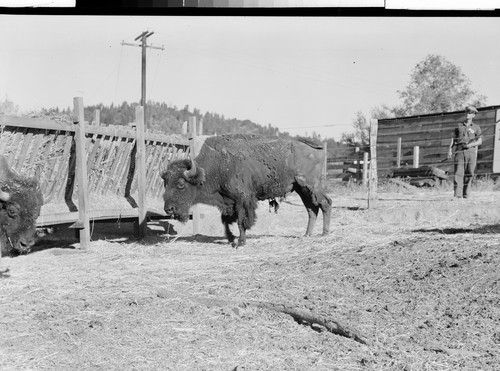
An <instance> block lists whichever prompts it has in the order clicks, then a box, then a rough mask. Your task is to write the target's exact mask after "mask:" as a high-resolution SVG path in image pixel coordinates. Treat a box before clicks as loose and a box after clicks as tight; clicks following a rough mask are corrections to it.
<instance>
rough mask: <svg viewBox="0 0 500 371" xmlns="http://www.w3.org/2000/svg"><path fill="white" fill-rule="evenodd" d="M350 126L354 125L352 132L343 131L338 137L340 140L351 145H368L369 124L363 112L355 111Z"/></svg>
mask: <svg viewBox="0 0 500 371" xmlns="http://www.w3.org/2000/svg"><path fill="white" fill-rule="evenodd" d="M352 126H353V127H354V132H351V133H343V134H342V138H341V139H340V140H341V142H343V143H345V144H347V145H349V146H353V147H354V146H359V145H361V146H365V145H368V143H369V141H370V136H369V133H370V124H369V123H368V120H367V119H366V117H365V115H364V114H363V112H361V111H358V112H356V118H355V119H354V120H353V121H352Z"/></svg>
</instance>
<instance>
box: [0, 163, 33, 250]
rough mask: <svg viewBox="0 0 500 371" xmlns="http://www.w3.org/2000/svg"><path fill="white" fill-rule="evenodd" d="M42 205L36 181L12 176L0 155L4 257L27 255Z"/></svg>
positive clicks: (0, 244) (0, 221) (0, 224)
mask: <svg viewBox="0 0 500 371" xmlns="http://www.w3.org/2000/svg"><path fill="white" fill-rule="evenodd" d="M42 204H43V197H42V192H41V190H40V185H39V183H38V181H37V180H36V179H34V178H26V177H23V176H20V175H18V174H16V173H14V172H13V171H12V170H11V169H10V168H9V165H8V163H7V160H6V158H5V156H2V155H0V247H1V254H2V255H3V256H7V255H13V254H16V253H28V252H29V250H30V248H31V247H32V246H33V244H34V243H35V236H36V220H37V218H38V216H39V215H40V209H41V207H42Z"/></svg>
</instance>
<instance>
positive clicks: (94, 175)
mask: <svg viewBox="0 0 500 371" xmlns="http://www.w3.org/2000/svg"><path fill="white" fill-rule="evenodd" d="M136 116H137V117H136V122H135V127H134V126H113V127H111V126H109V127H107V126H101V125H99V124H97V123H88V122H84V120H83V100H82V99H81V98H75V100H74V112H73V122H71V121H69V122H68V120H64V119H61V118H46V117H38V118H37V117H35V118H30V117H17V116H8V115H0V127H1V136H0V154H4V155H6V157H7V159H8V162H9V165H10V166H11V168H12V169H13V171H15V172H17V173H19V174H21V175H24V176H28V177H36V178H37V179H38V180H39V182H40V186H41V191H42V194H43V197H44V207H42V213H41V215H40V217H39V219H38V220H37V226H39V227H43V226H51V225H56V224H65V223H74V224H73V227H74V228H77V229H78V230H80V242H81V244H82V247H85V246H86V245H87V244H88V242H89V241H88V238H89V235H88V229H89V226H88V221H89V220H107V219H127V218H128V219H130V218H131V219H135V220H137V221H138V225H139V227H140V228H139V230H138V233H139V234H143V233H144V231H145V229H144V228H145V218H146V217H148V218H149V217H151V218H152V217H164V216H165V215H164V213H163V210H161V209H154V208H151V207H148V205H147V202H146V200H147V199H160V198H161V195H162V190H163V180H162V179H161V177H160V171H161V169H163V168H165V167H166V166H167V164H168V162H169V161H172V160H174V159H179V158H185V157H187V156H188V155H189V153H190V141H189V139H188V137H186V136H183V135H164V134H157V133H150V132H144V117H143V116H144V111H143V109H142V107H138V109H137V110H136ZM146 164H147V166H146ZM89 195H92V196H94V197H97V199H98V200H99V199H101V200H105V199H106V197H107V196H114V197H115V198H116V197H118V198H121V199H123V200H126V202H124V203H123V204H125V206H123V205H122V206H120V207H118V208H115V207H114V208H102V207H91V206H90V204H89ZM99 197H100V198H99ZM75 201H76V203H75ZM46 205H49V206H50V205H55V206H56V207H57V209H56V210H54V208H52V209H50V208H48V210H49V211H45V209H47V207H45V206H46ZM101 206H103V205H101ZM104 206H106V205H104ZM137 218H138V219H137ZM141 224H142V227H141Z"/></svg>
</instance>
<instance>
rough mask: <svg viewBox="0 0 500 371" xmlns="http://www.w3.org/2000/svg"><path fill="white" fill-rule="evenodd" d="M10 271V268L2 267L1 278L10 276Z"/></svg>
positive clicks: (0, 270) (0, 269)
mask: <svg viewBox="0 0 500 371" xmlns="http://www.w3.org/2000/svg"><path fill="white" fill-rule="evenodd" d="M9 271H10V269H9V268H5V269H2V268H0V278H8V277H10V274H9Z"/></svg>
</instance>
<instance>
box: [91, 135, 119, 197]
mask: <svg viewBox="0 0 500 371" xmlns="http://www.w3.org/2000/svg"><path fill="white" fill-rule="evenodd" d="M112 140H113V137H110V136H104V135H102V136H101V140H100V142H99V147H98V149H97V153H98V155H97V159H96V160H95V162H94V170H95V171H94V173H93V175H94V179H92V181H91V182H89V190H90V192H95V190H96V189H97V188H98V186H99V183H100V182H101V181H102V178H104V176H105V167H104V166H103V163H102V161H103V160H102V159H103V158H105V156H104V155H105V154H107V153H108V151H109V150H110V148H111V144H112Z"/></svg>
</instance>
